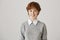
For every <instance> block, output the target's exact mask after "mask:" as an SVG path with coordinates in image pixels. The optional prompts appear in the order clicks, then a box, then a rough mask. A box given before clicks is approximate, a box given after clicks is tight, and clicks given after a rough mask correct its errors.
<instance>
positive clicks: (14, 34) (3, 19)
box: [0, 0, 60, 40]
mask: <svg viewBox="0 0 60 40" xmlns="http://www.w3.org/2000/svg"><path fill="white" fill-rule="evenodd" d="M31 1H32V0H0V40H19V30H20V26H21V24H22V23H23V22H24V21H26V20H27V19H28V15H27V11H26V6H27V4H28V3H29V2H31ZM33 1H36V2H38V3H39V4H40V6H41V9H42V10H41V12H40V14H39V16H38V19H39V20H40V21H42V22H44V23H45V24H46V26H47V33H48V35H47V37H48V38H47V39H48V40H60V0H33Z"/></svg>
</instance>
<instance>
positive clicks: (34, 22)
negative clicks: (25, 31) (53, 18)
mask: <svg viewBox="0 0 60 40" xmlns="http://www.w3.org/2000/svg"><path fill="white" fill-rule="evenodd" d="M37 22H38V20H37V19H35V20H34V21H33V24H34V25H36V24H37ZM31 23H32V21H31V20H30V19H28V24H29V25H30V24H31Z"/></svg>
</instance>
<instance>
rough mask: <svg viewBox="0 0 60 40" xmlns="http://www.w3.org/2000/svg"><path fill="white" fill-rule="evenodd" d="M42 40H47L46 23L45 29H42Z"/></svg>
mask: <svg viewBox="0 0 60 40" xmlns="http://www.w3.org/2000/svg"><path fill="white" fill-rule="evenodd" d="M41 39H42V40H47V29H46V25H45V24H44V26H43V29H42V36H41Z"/></svg>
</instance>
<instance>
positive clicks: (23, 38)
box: [19, 24, 25, 40]
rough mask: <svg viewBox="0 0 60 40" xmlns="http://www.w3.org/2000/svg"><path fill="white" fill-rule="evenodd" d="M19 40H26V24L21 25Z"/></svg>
mask: <svg viewBox="0 0 60 40" xmlns="http://www.w3.org/2000/svg"><path fill="white" fill-rule="evenodd" d="M19 35H20V36H19V40H25V37H24V25H23V24H22V25H21V28H20V34H19Z"/></svg>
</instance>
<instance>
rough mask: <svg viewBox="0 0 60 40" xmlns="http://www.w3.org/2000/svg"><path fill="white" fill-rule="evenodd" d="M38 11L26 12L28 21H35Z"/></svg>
mask: <svg viewBox="0 0 60 40" xmlns="http://www.w3.org/2000/svg"><path fill="white" fill-rule="evenodd" d="M38 13H39V12H38V10H37V9H36V8H31V9H29V10H28V15H29V18H30V19H36V18H37V16H38Z"/></svg>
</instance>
